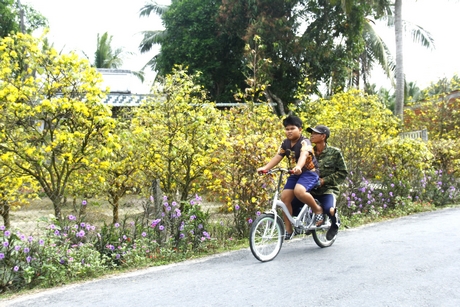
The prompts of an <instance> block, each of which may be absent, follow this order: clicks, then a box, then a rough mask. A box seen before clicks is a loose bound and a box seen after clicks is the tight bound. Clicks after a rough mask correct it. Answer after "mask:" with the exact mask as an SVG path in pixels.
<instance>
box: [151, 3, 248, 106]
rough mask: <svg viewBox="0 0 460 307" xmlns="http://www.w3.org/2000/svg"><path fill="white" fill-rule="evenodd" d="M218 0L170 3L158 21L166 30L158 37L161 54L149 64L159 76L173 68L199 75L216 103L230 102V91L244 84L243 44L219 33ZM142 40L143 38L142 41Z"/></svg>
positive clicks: (233, 37)
mask: <svg viewBox="0 0 460 307" xmlns="http://www.w3.org/2000/svg"><path fill="white" fill-rule="evenodd" d="M220 4H221V1H210V0H187V1H173V2H172V3H171V5H170V6H169V8H168V9H167V10H164V11H162V14H161V18H162V20H163V25H164V27H165V31H164V32H163V33H162V34H161V35H159V34H158V33H155V37H160V36H161V39H160V43H161V49H160V53H159V54H158V55H156V56H155V58H154V60H153V61H152V62H153V63H152V64H153V66H154V68H155V69H156V70H157V71H158V73H159V75H160V76H166V75H167V74H171V73H172V72H173V71H174V69H175V65H177V64H179V65H183V66H184V67H187V70H188V72H189V73H190V74H193V75H195V74H196V73H197V72H201V73H202V74H200V75H199V77H198V78H199V79H198V80H199V83H200V84H201V85H203V86H204V87H205V88H206V90H207V92H208V93H209V94H210V95H211V97H212V100H213V101H216V102H229V101H231V100H232V95H233V94H232V92H234V91H235V89H236V88H238V87H241V86H243V85H244V78H243V76H242V74H241V68H242V65H241V57H242V53H243V48H244V42H243V41H242V40H240V39H239V38H238V37H235V36H234V35H231V34H227V33H223V32H222V31H219V25H218V24H217V23H216V16H217V13H218V10H219V6H220ZM144 40H145V39H144Z"/></svg>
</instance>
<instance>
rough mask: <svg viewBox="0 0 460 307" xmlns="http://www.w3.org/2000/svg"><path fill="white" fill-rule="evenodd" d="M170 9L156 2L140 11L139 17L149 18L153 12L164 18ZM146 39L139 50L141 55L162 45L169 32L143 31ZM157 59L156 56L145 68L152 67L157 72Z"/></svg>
mask: <svg viewBox="0 0 460 307" xmlns="http://www.w3.org/2000/svg"><path fill="white" fill-rule="evenodd" d="M168 9H169V6H168V5H160V4H157V3H155V2H151V3H148V4H146V5H144V6H143V7H142V8H141V9H140V13H139V17H148V16H150V14H151V13H152V12H154V13H155V14H157V15H158V16H160V17H161V16H163V15H164V14H165V13H166V12H167V11H168ZM142 34H143V35H144V38H143V39H142V41H141V43H140V45H139V50H140V51H141V53H145V52H148V51H150V50H151V49H152V47H153V45H156V44H161V42H162V41H163V40H164V38H165V37H166V35H167V30H153V31H142ZM155 59H156V56H155V57H153V58H152V59H150V60H149V61H148V62H147V64H145V66H144V68H145V67H147V66H150V67H151V68H152V70H155Z"/></svg>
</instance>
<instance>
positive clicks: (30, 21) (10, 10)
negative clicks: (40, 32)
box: [0, 0, 48, 38]
mask: <svg viewBox="0 0 460 307" xmlns="http://www.w3.org/2000/svg"><path fill="white" fill-rule="evenodd" d="M19 4H20V2H19V1H16V0H3V1H1V2H0V16H1V18H0V38H2V37H6V36H8V35H9V34H11V33H15V32H21V31H22V30H23V31H22V32H25V33H29V34H30V33H32V32H33V31H35V30H36V29H39V28H44V27H46V26H47V24H48V21H47V19H46V18H45V17H43V15H41V14H40V13H39V12H37V11H36V10H35V9H34V8H33V7H31V6H29V5H25V4H21V5H19ZM21 11H22V13H23V18H22V21H23V22H24V28H23V29H21V22H22V21H21Z"/></svg>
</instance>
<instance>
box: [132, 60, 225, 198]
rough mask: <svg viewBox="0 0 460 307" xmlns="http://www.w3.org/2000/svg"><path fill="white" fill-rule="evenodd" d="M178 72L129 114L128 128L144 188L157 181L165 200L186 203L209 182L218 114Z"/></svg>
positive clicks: (220, 135)
mask: <svg viewBox="0 0 460 307" xmlns="http://www.w3.org/2000/svg"><path fill="white" fill-rule="evenodd" d="M196 77H197V76H196V75H194V76H189V75H188V74H187V73H186V71H185V70H184V69H183V68H182V67H176V69H174V71H173V73H172V74H170V75H167V76H166V77H165V79H164V80H163V82H162V84H158V85H156V86H154V87H153V89H152V95H151V97H149V99H148V100H147V101H146V102H145V104H143V105H142V106H141V107H139V108H137V109H136V110H134V114H133V115H132V118H133V120H132V128H131V130H132V131H133V133H134V137H135V138H136V140H138V141H137V149H138V151H137V154H138V156H139V159H141V160H142V163H143V165H144V173H145V175H146V179H147V180H146V183H151V182H152V181H154V180H156V179H159V180H160V185H161V188H162V190H163V192H164V193H165V195H166V196H168V197H170V198H171V199H176V198H178V199H179V200H181V201H185V200H187V199H188V198H189V197H190V196H191V195H193V194H194V193H199V192H201V191H202V190H203V188H204V185H206V184H207V183H206V181H207V180H210V179H212V176H213V170H214V168H215V167H216V166H217V165H216V164H215V163H214V162H213V161H214V160H216V159H219V158H220V157H218V156H216V155H215V154H214V153H215V151H216V149H217V148H218V147H219V146H220V144H221V143H222V142H224V141H225V134H226V131H225V126H223V125H222V119H221V115H220V113H219V111H218V110H217V109H216V108H215V107H214V105H213V104H212V103H211V102H209V101H208V100H207V99H206V93H205V91H204V90H203V89H202V88H201V87H200V86H199V85H196V83H195V82H194V79H195V78H196Z"/></svg>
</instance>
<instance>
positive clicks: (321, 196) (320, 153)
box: [307, 125, 348, 240]
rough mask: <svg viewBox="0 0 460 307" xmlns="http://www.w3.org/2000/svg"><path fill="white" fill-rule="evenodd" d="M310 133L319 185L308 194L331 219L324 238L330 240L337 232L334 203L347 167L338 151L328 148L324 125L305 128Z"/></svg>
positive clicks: (327, 135)
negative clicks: (317, 167)
mask: <svg viewBox="0 0 460 307" xmlns="http://www.w3.org/2000/svg"><path fill="white" fill-rule="evenodd" d="M307 131H308V132H310V133H311V136H310V141H311V142H312V143H314V144H315V146H314V153H315V157H316V159H317V161H318V165H319V175H320V179H319V185H318V187H317V188H315V189H313V190H312V191H311V192H310V193H311V195H312V196H313V197H314V198H316V199H317V200H318V201H319V202H320V203H321V206H322V207H323V211H324V213H326V214H327V215H328V216H329V218H330V219H331V228H330V229H329V230H328V231H327V234H326V238H327V239H328V240H332V239H333V238H334V237H335V236H336V235H337V232H338V230H339V226H340V220H339V218H338V214H337V208H336V201H337V197H338V196H339V193H340V190H339V185H340V184H341V183H342V182H343V181H344V180H345V178H346V177H347V175H348V170H347V166H346V164H345V160H344V159H343V156H342V152H341V151H340V149H338V148H335V147H332V146H329V145H328V144H327V139H328V138H329V136H330V135H331V131H330V130H329V128H328V127H326V126H324V125H318V126H316V127H315V128H307Z"/></svg>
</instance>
